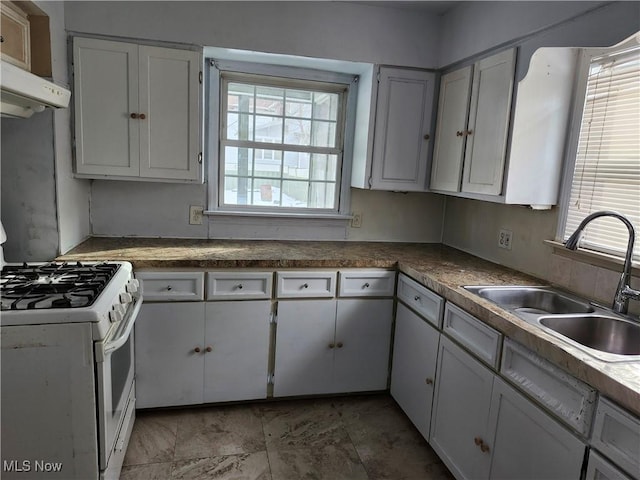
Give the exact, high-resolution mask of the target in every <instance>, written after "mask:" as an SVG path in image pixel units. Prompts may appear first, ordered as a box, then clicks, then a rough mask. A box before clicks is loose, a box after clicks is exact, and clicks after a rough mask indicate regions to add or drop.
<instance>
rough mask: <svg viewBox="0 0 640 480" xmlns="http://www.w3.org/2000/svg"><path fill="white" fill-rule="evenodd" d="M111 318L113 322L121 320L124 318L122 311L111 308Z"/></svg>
mask: <svg viewBox="0 0 640 480" xmlns="http://www.w3.org/2000/svg"><path fill="white" fill-rule="evenodd" d="M109 320H111V321H112V322H119V321H120V320H122V313H120V312H118V311H116V310H111V311H110V312H109Z"/></svg>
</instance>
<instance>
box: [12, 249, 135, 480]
mask: <svg viewBox="0 0 640 480" xmlns="http://www.w3.org/2000/svg"><path fill="white" fill-rule="evenodd" d="M0 255H1V254H0ZM0 260H2V258H0ZM0 302H1V310H0V325H1V335H0V338H1V347H2V350H1V352H2V358H1V368H2V371H1V381H2V385H1V386H2V419H1V422H2V458H1V465H2V472H1V473H0V476H1V477H2V478H3V479H10V478H30V479H31V478H34V479H37V478H60V479H65V480H66V479H83V480H84V479H102V478H113V479H117V478H118V476H119V474H120V469H121V466H122V461H123V459H124V454H125V451H126V448H127V444H128V441H129V437H130V435H131V429H132V427H133V422H134V419H135V375H134V365H135V362H134V341H133V332H134V330H133V327H134V324H135V320H136V317H137V315H138V312H139V310H140V307H141V305H142V297H141V296H140V294H139V292H138V282H137V280H135V279H134V278H133V273H132V267H131V264H129V263H127V262H91V263H62V262H49V263H37V264H4V265H3V267H2V273H1V274H0Z"/></svg>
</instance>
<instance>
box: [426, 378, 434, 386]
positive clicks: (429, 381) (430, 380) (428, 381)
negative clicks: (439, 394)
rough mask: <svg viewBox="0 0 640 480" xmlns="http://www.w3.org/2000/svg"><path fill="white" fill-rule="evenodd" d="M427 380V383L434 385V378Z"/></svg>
mask: <svg viewBox="0 0 640 480" xmlns="http://www.w3.org/2000/svg"><path fill="white" fill-rule="evenodd" d="M425 382H427V385H433V378H427V379H426V380H425Z"/></svg>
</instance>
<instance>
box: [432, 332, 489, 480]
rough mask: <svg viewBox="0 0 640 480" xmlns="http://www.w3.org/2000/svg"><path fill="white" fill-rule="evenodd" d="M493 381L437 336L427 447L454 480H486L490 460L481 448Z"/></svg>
mask: <svg viewBox="0 0 640 480" xmlns="http://www.w3.org/2000/svg"><path fill="white" fill-rule="evenodd" d="M493 377H494V375H493V372H491V370H489V369H488V368H486V367H485V366H484V365H482V364H481V363H480V362H479V361H478V360H476V359H474V358H473V357H472V356H471V355H469V354H468V353H466V352H465V351H463V350H462V349H461V348H460V347H458V346H457V345H455V344H454V343H453V342H452V341H451V340H449V339H448V338H447V337H445V336H444V335H442V336H441V338H440V348H439V352H438V368H437V371H436V391H435V398H434V405H433V415H432V420H431V446H432V447H433V449H434V450H435V451H436V452H437V453H438V455H439V456H440V458H441V459H442V461H443V462H444V463H445V465H446V466H447V467H448V468H449V470H451V472H452V473H453V474H454V476H455V477H456V478H458V479H463V478H464V479H466V478H468V479H471V478H473V479H480V478H488V474H489V468H490V466H491V457H490V451H489V452H484V451H483V445H487V438H488V435H487V434H488V432H489V428H488V422H489V408H490V405H491V390H492V387H493ZM481 442H482V443H481ZM484 448H485V449H486V448H489V447H488V446H485V447H484Z"/></svg>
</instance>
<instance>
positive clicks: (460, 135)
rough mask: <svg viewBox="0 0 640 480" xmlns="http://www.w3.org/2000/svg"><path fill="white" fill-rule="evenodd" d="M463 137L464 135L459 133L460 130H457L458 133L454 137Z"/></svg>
mask: <svg viewBox="0 0 640 480" xmlns="http://www.w3.org/2000/svg"><path fill="white" fill-rule="evenodd" d="M463 135H464V132H462V131H460V130H458V131H457V132H456V137H462V136H463Z"/></svg>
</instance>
